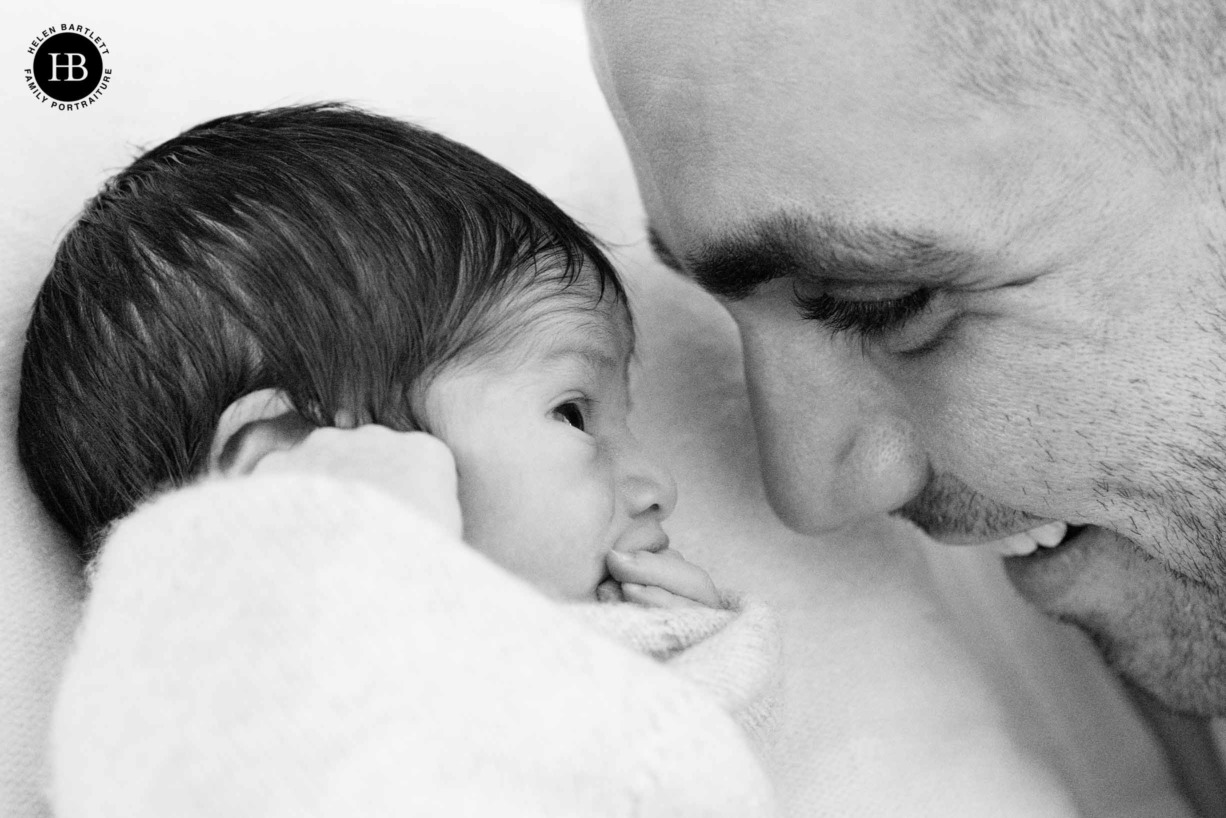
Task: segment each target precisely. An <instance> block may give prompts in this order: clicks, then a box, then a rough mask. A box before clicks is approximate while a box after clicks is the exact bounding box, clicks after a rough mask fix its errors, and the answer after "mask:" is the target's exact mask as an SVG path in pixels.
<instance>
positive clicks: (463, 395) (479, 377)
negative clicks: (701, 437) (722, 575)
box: [423, 299, 676, 599]
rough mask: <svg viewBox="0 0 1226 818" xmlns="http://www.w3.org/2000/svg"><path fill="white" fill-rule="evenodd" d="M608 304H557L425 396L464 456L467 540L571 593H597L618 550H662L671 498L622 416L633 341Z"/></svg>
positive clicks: (445, 436) (665, 477)
mask: <svg viewBox="0 0 1226 818" xmlns="http://www.w3.org/2000/svg"><path fill="white" fill-rule="evenodd" d="M610 300H611V299H605V300H604V301H603V302H601V303H600V304H599V305H596V306H595V307H591V306H573V307H568V306H567V305H566V303H567V302H561V306H560V307H559V305H558V304H554V305H552V307H551V308H550V309H548V310H546V311H545V314H544V315H543V316H542V317H540V318H538V319H537V320H535V321H534V322H533V323H532V325H531V326H530V327H529V328H528V329H527V330H525V331H522V332H519V333H517V334H516V336H515V337H514V338H513V339H512V340H511V341H510V342H509V343H508V344H506V345H505V346H504V347H503V348H502V349H501V350H500V351H499V352H498V353H496V354H494V355H492V356H487V357H486V358H483V359H482V360H480V361H477V362H474V363H470V364H467V365H460V366H456V367H451V368H449V369H447V370H444V371H443V372H442V373H440V374H439V376H438V377H437V378H436V379H435V380H434V381H433V382H432V383H431V385H430V386H429V388H428V389H427V390H426V393H425V395H424V401H423V407H424V414H425V417H426V418H427V419H428V421H429V425H430V427H431V428H430V431H431V432H433V433H434V434H435V435H437V436H438V437H440V438H442V440H443V441H444V442H445V443H446V444H447V445H448V446H449V447H450V448H451V451H452V453H453V454H454V455H455V460H456V466H457V470H458V473H459V487H460V507H461V509H462V512H463V515H464V539H465V541H466V542H468V543H469V544H470V545H471V546H473V547H474V548H476V549H477V550H478V551H481V552H483V553H484V554H486V555H487V556H488V557H490V559H492V560H493V561H494V562H496V563H498V564H500V565H502V566H503V567H504V568H506V569H508V570H510V571H511V572H513V573H515V574H516V575H518V576H520V577H522V578H523V579H526V580H528V581H529V582H531V583H533V584H534V585H536V586H537V587H538V588H540V589H541V590H543V591H544V592H545V593H547V594H549V595H550V596H554V597H558V598H562V599H592V598H594V594H595V589H596V586H597V585H598V584H599V583H600V582H601V581H602V580H603V579H605V578H606V577H607V573H606V570H605V558H606V556H607V555H608V553H609V551H611V550H618V551H637V550H641V549H649V550H653V551H654V550H659V549H662V548H664V547H666V546H667V545H668V537H667V535H666V534H665V533H664V529H663V528H662V527H661V523H662V522H663V520H664V518H666V517H667V516H668V515H669V514H670V513H671V512H672V510H673V505H674V503H675V501H676V487H675V485H674V483H673V480H672V477H671V476H670V475H669V473H668V472H667V471H666V470H665V469H663V468H662V467H661V466H659V465H658V464H657V463H655V462H654V461H653V460H652V459H651V458H650V457H648V456H647V454H646V453H645V452H644V451H643V450H642V448H641V447H640V445H639V443H638V441H637V440H635V438H634V436H633V435H631V433H630V430H629V428H628V426H627V424H626V420H627V414H628V412H629V409H630V396H629V391H628V377H627V372H628V367H629V360H630V354H631V350H632V346H633V336H632V332H631V328H630V323H629V316H628V314H627V312H626V310H625V308H624V307H623V306H621V305H620V304H612V303H609V302H610Z"/></svg>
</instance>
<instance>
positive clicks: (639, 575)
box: [605, 551, 720, 608]
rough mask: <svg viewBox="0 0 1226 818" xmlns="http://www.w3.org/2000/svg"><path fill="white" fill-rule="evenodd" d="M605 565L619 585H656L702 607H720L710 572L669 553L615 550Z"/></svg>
mask: <svg viewBox="0 0 1226 818" xmlns="http://www.w3.org/2000/svg"><path fill="white" fill-rule="evenodd" d="M605 562H606V563H607V565H608V567H609V573H610V574H612V575H613V578H614V579H616V580H618V581H619V582H622V583H627V582H630V583H634V584H636V585H647V586H652V585H656V586H659V587H661V588H663V589H664V590H666V591H670V592H672V593H674V594H677V595H678V596H683V597H686V598H688V599H692V600H694V601H695V602H700V603H702V604H703V605H709V606H711V607H713V608H718V607H719V604H720V602H719V592H718V591H717V590H716V588H715V583H714V582H712V581H711V577H709V576H708V575H707V572H706V571H704V570H702V569H701V568H699V567H698V566H696V565H693V564H692V563H688V562H686V561H685V560H684V559H681V558H680V557H679V556H677V555H675V554H669V553H668V551H664V552H661V553H659V554H654V553H652V552H650V551H636V552H634V553H630V554H627V553H624V552H621V551H612V552H610V553H609V556H608V559H607V560H606V561H605Z"/></svg>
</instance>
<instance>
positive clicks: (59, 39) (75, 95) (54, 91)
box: [26, 23, 111, 110]
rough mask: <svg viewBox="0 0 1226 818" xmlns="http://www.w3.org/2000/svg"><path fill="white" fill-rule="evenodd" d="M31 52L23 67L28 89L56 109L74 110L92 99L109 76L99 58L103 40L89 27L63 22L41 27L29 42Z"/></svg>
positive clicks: (98, 94)
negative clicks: (44, 27)
mask: <svg viewBox="0 0 1226 818" xmlns="http://www.w3.org/2000/svg"><path fill="white" fill-rule="evenodd" d="M28 51H29V53H31V54H33V55H34V61H33V64H32V65H31V67H30V68H27V69H26V84H27V86H28V87H29V88H30V91H31V92H32V93H33V94H34V95H35V96H36V97H38V98H39V101H40V102H46V103H47V104H48V105H50V106H51V107H53V108H58V109H59V110H76V109H78V108H82V107H85V106H87V105H90V104H92V103H94V102H95V101H96V100H97V98H98V97H99V96H100V95H101V93H102V92H103V91H105V90H106V87H107V85H108V84H109V83H110V80H111V71H110V69H108V68H107V67H106V65H105V64H104V62H103V55H105V54H110V53H111V52H110V49H108V48H107V46H106V42H105V41H104V40H103V39H102V38H101V37H100V36H98V34H97V33H96V32H94V31H93V30H92V29H90V28H86V27H85V26H80V25H76V24H72V23H63V24H61V25H59V26H58V27H55V26H53V27H51V28H48V29H44V30H43V31H41V32H40V33H39V34H38V36H36V37H35V38H34V39H33V40H32V41H31V43H30V48H29V49H28Z"/></svg>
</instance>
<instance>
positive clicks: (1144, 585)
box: [1004, 526, 1226, 715]
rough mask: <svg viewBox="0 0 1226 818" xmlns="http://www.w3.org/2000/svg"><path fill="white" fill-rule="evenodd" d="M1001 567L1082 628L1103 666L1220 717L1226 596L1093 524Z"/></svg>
mask: <svg viewBox="0 0 1226 818" xmlns="http://www.w3.org/2000/svg"><path fill="white" fill-rule="evenodd" d="M1004 562H1005V573H1006V574H1007V575H1008V577H1009V579H1010V581H1011V582H1012V583H1013V586H1014V588H1016V589H1017V591H1018V593H1020V594H1021V595H1022V596H1023V597H1024V598H1025V599H1027V600H1028V601H1029V602H1031V603H1032V604H1033V605H1035V606H1036V607H1037V608H1039V609H1040V610H1041V611H1043V612H1045V613H1047V614H1049V615H1051V616H1053V617H1055V618H1057V619H1059V620H1061V621H1064V622H1069V623H1071V624H1073V625H1076V626H1077V627H1079V628H1080V629H1082V630H1083V631H1085V632H1086V633H1087V634H1088V635H1089V636H1090V638H1091V639H1092V640H1093V641H1094V642H1095V644H1096V645H1097V646H1098V648H1099V650H1100V651H1101V652H1102V654H1103V656H1104V658H1105V659H1106V661H1107V663H1108V664H1109V665H1110V666H1111V667H1112V668H1114V669H1115V670H1116V671H1117V672H1119V673H1120V674H1122V675H1123V676H1125V677H1126V678H1128V679H1129V680H1130V681H1131V682H1133V683H1134V684H1136V685H1138V686H1139V687H1141V688H1142V689H1143V690H1146V691H1147V692H1149V693H1150V694H1151V695H1152V696H1154V697H1155V698H1156V699H1158V700H1159V701H1160V702H1162V703H1163V704H1165V705H1166V706H1167V707H1170V708H1171V709H1172V710H1176V711H1179V712H1185V713H1195V714H1198V715H1224V714H1226V599H1224V598H1223V597H1222V595H1221V593H1220V592H1219V591H1218V590H1216V589H1212V588H1209V587H1207V586H1204V585H1200V584H1197V583H1193V582H1191V581H1189V580H1187V579H1185V578H1183V577H1181V576H1178V575H1176V574H1175V573H1174V572H1172V571H1171V570H1170V569H1168V568H1167V567H1165V566H1164V565H1162V564H1161V563H1160V562H1158V561H1157V560H1155V559H1154V558H1152V557H1150V556H1149V555H1148V554H1146V553H1145V552H1143V551H1142V550H1141V549H1140V548H1139V547H1138V546H1137V545H1136V544H1135V543H1133V542H1132V541H1131V540H1129V539H1127V538H1124V537H1121V536H1119V535H1117V534H1115V533H1113V532H1111V531H1108V530H1106V529H1102V528H1098V527H1095V526H1087V527H1085V528H1084V529H1081V530H1080V531H1076V532H1075V533H1074V534H1073V536H1070V537H1068V538H1066V539H1065V540H1064V541H1063V542H1062V543H1061V544H1060V545H1059V546H1057V547H1055V548H1044V549H1039V550H1037V551H1035V552H1034V553H1033V554H1029V555H1026V556H1016V557H1007V558H1006V559H1005V561H1004Z"/></svg>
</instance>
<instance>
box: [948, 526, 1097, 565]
mask: <svg viewBox="0 0 1226 818" xmlns="http://www.w3.org/2000/svg"><path fill="white" fill-rule="evenodd" d="M1084 528H1085V526H1074V525H1069V524H1068V523H1064V522H1061V521H1060V520H1047V521H1040V522H1039V523H1038V524H1037V525H1035V524H1033V523H1032V524H1031V526H1030V527H1029V528H1026V529H1022V530H1018V531H1010V532H995V533H992V534H979V535H976V536H973V537H972V536H969V535H964V534H954V535H947V536H934V537H933V539H934V540H936V541H937V542H939V543H942V544H944V545H958V546H963V545H967V546H987V547H990V548H992V549H993V550H995V551H997V552H998V553H1000V554H1001V555H1002V556H1005V557H1020V556H1027V555H1029V554H1033V553H1035V552H1036V551H1047V550H1051V549H1055V548H1061V547H1064V546H1065V545H1067V544H1068V543H1069V542H1070V541H1071V540H1072V539H1073V538H1074V537H1075V536H1076V535H1077V534H1079V533H1080V532H1081V531H1082V530H1083V529H1084ZM930 536H931V535H930Z"/></svg>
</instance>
